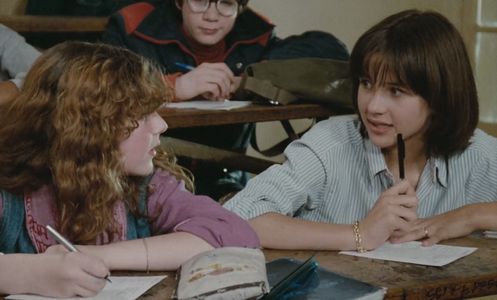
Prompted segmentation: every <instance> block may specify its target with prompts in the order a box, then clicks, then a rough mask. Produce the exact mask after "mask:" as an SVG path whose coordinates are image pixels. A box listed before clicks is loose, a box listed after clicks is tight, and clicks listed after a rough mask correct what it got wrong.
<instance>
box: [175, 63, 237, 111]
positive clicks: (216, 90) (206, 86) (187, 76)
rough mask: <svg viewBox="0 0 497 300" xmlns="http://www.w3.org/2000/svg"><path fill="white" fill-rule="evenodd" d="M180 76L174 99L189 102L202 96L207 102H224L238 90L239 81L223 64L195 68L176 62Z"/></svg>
mask: <svg viewBox="0 0 497 300" xmlns="http://www.w3.org/2000/svg"><path fill="white" fill-rule="evenodd" d="M175 65H176V67H178V69H179V70H181V71H182V72H185V73H184V74H183V75H182V76H179V77H177V78H176V81H175V92H176V99H178V100H180V101H182V100H190V99H194V98H195V97H199V96H202V97H204V98H205V99H208V100H216V101H220V100H226V99H229V98H230V97H231V95H232V93H234V92H235V90H236V89H237V88H238V86H239V83H240V80H237V78H238V77H235V76H234V74H233V72H232V71H231V70H230V68H229V67H228V66H227V65H226V64H225V63H202V64H200V65H199V66H197V67H193V66H191V65H187V64H183V63H179V62H177V63H176V64H175Z"/></svg>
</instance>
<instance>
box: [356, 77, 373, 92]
mask: <svg viewBox="0 0 497 300" xmlns="http://www.w3.org/2000/svg"><path fill="white" fill-rule="evenodd" d="M359 84H360V85H361V86H362V87H363V88H365V89H368V90H369V89H371V88H372V87H373V85H372V84H371V81H370V80H369V79H367V78H360V79H359Z"/></svg>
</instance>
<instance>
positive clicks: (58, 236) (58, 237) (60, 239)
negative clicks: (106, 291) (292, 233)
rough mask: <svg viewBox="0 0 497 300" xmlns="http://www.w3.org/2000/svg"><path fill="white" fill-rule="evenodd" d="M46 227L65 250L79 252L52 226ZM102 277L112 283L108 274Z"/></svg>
mask: <svg viewBox="0 0 497 300" xmlns="http://www.w3.org/2000/svg"><path fill="white" fill-rule="evenodd" d="M46 228H47V230H48V232H49V233H50V234H51V235H52V236H53V238H54V239H55V240H56V241H57V242H59V243H60V244H62V245H63V246H64V247H66V249H67V250H69V251H70V252H79V251H78V249H77V248H76V247H74V245H73V244H71V242H69V241H68V240H67V239H66V238H65V237H63V236H62V234H60V233H59V232H58V231H57V230H55V229H54V228H53V227H52V226H50V225H47V226H46ZM104 279H105V280H107V281H108V282H110V283H112V281H111V280H110V278H109V275H107V276H105V277H104Z"/></svg>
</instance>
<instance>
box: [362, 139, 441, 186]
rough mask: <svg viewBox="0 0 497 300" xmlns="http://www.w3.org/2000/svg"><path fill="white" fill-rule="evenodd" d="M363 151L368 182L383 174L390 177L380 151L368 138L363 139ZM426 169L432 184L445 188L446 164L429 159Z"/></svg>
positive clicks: (437, 158)
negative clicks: (427, 168)
mask: <svg viewBox="0 0 497 300" xmlns="http://www.w3.org/2000/svg"><path fill="white" fill-rule="evenodd" d="M364 149H365V153H366V161H367V163H368V168H369V169H368V171H369V178H370V180H373V179H374V177H375V176H377V175H379V174H381V173H383V172H385V173H386V174H388V177H391V175H390V172H389V171H388V168H387V164H386V162H385V157H384V156H383V153H382V152H381V149H380V148H379V147H378V146H376V145H375V144H373V143H372V142H371V140H370V139H368V138H365V139H364ZM426 167H429V171H430V174H431V180H432V183H438V184H440V185H441V186H443V187H447V163H446V162H445V160H444V159H442V158H440V157H434V158H429V159H428V161H427V163H426V166H425V169H426ZM422 173H424V170H423V172H422ZM390 179H392V178H390ZM392 183H393V179H392Z"/></svg>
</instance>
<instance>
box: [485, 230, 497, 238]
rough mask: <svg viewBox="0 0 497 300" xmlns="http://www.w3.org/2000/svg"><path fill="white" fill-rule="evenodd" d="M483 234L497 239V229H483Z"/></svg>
mask: <svg viewBox="0 0 497 300" xmlns="http://www.w3.org/2000/svg"><path fill="white" fill-rule="evenodd" d="M483 236H484V237H486V238H490V239H497V231H493V230H485V231H483Z"/></svg>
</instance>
